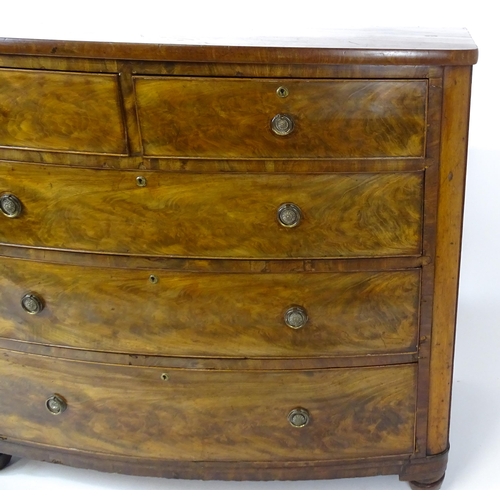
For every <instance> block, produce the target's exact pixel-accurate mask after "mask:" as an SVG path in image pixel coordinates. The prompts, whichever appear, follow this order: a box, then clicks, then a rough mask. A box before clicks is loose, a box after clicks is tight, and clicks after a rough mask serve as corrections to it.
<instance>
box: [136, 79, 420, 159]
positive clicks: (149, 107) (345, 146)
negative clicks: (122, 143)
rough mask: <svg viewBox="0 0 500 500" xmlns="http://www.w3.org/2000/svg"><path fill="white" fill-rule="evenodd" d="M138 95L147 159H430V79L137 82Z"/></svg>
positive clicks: (160, 80)
mask: <svg viewBox="0 0 500 500" xmlns="http://www.w3.org/2000/svg"><path fill="white" fill-rule="evenodd" d="M280 88H284V89H285V90H283V91H280V90H279V89H280ZM135 92H136V100H137V111H138V116H139V122H140V129H141V137H142V143H143V150H144V154H145V155H147V156H160V157H204V158H373V157H423V156H424V148H425V130H426V102H427V80H319V81H318V80H316V81H308V80H283V81H281V80H274V79H265V80H263V79H262V80H259V79H252V80H249V79H242V78H238V79H229V78H228V79H221V78H159V77H137V78H135ZM280 92H281V95H285V94H287V95H286V97H281V95H280ZM277 115H286V119H285V120H288V121H286V122H283V121H282V120H280V119H279V118H278V119H277V120H278V121H277V122H275V123H276V125H275V126H276V127H277V130H278V132H279V133H281V134H283V133H286V132H288V130H290V129H291V132H290V133H288V134H287V135H278V134H277V133H275V132H273V128H272V120H273V118H274V117H275V116H277ZM290 120H291V122H290ZM280 122H281V124H280ZM287 127H288V128H287Z"/></svg>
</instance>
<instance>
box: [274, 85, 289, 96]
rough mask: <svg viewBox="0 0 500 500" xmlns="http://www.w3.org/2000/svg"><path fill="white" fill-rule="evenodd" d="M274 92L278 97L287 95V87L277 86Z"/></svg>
mask: <svg viewBox="0 0 500 500" xmlns="http://www.w3.org/2000/svg"><path fill="white" fill-rule="evenodd" d="M276 93H277V94H278V96H279V97H286V96H287V95H288V89H287V88H286V87H278V88H277V90H276Z"/></svg>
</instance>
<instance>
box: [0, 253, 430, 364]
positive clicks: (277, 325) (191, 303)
mask: <svg viewBox="0 0 500 500" xmlns="http://www.w3.org/2000/svg"><path fill="white" fill-rule="evenodd" d="M153 273H154V274H151V273H150V272H149V271H148V270H131V269H130V270H129V269H101V268H92V267H78V266H64V265H56V264H41V263H34V262H29V261H21V260H13V259H5V258H4V259H0V298H1V300H0V336H1V337H5V338H13V339H18V340H22V341H28V342H36V343H41V344H49V345H59V346H70V347H77V348H80V349H91V350H100V351H114V352H128V353H132V354H139V353H142V354H156V355H170V356H219V357H221V356H233V357H241V356H247V357H250V356H255V357H276V356H291V357H308V356H336V355H352V354H354V355H370V354H377V353H382V354H384V353H402V352H416V343H417V341H416V337H417V329H418V304H419V297H420V290H419V282H420V272H419V271H418V270H409V271H393V272H353V273H321V274H320V273H318V274H312V273H293V274H292V273H289V274H237V273H234V274H215V273H196V274H193V273H186V272H184V273H183V272H171V271H161V270H155V271H153ZM27 294H28V295H29V294H34V295H35V296H36V297H38V298H39V300H40V301H41V303H42V306H43V310H41V311H40V312H38V313H37V314H29V313H28V311H26V310H25V309H24V308H23V305H22V303H21V301H22V298H23V297H24V296H25V295H27ZM297 309H299V312H300V311H305V313H304V314H305V317H303V316H300V315H299V316H297V314H298V313H297ZM287 312H288V315H287ZM301 320H302V322H301ZM294 321H295V322H294ZM287 322H288V324H287ZM302 323H303V324H302Z"/></svg>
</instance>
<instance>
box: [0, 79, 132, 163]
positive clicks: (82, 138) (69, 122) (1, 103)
mask: <svg viewBox="0 0 500 500" xmlns="http://www.w3.org/2000/svg"><path fill="white" fill-rule="evenodd" d="M120 101H121V98H120V90H119V85H118V77H117V75H102V74H92V73H64V72H55V71H29V70H11V69H0V148H1V147H11V148H22V149H34V150H47V151H64V152H77V153H98V154H103V153H109V154H126V153H127V140H126V132H125V126H124V120H123V116H122V111H121V102H120Z"/></svg>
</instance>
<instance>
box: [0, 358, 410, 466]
mask: <svg viewBox="0 0 500 500" xmlns="http://www.w3.org/2000/svg"><path fill="white" fill-rule="evenodd" d="M163 372H165V369H164V368H138V367H130V366H119V365H99V364H93V363H86V362H74V361H65V360H56V359H55V358H50V357H44V356H36V355H26V354H19V353H13V352H2V353H1V354H0V388H1V393H2V401H3V402H4V404H2V405H1V406H0V421H1V423H2V425H1V429H2V430H1V432H2V436H5V437H7V438H8V439H20V440H26V441H30V442H34V443H41V444H46V445H50V446H57V447H61V448H73V449H78V450H84V451H91V452H102V453H111V454H122V455H127V456H131V455H132V456H137V457H148V458H158V459H166V460H170V459H172V460H174V459H175V460H249V461H257V460H258V461H267V460H280V459H281V460H290V461H303V460H328V459H342V458H356V457H368V456H381V455H384V456H385V455H392V454H402V453H411V452H412V451H413V449H414V416H415V384H416V365H399V366H391V367H374V368H350V369H328V370H326V369H325V370H316V371H304V372H302V371H297V370H293V371H245V372H238V371H217V370H208V371H206V370H193V371H191V370H174V369H170V370H168V380H163V379H162V373H163ZM164 378H165V377H164ZM284 388H286V390H284ZM19 394H22V397H19ZM53 394H56V395H58V396H59V397H60V399H61V400H62V401H64V402H65V403H66V405H67V408H66V410H65V411H64V412H62V413H60V414H58V415H54V414H51V413H50V412H49V411H48V410H47V408H46V403H45V402H46V400H47V399H48V398H50V397H51V396H52V395H53ZM221 395H223V397H221ZM293 410H299V412H300V414H301V416H302V418H303V420H302V422H304V421H307V419H308V423H307V425H305V426H304V427H294V426H292V425H291V424H290V423H289V420H288V417H289V415H290V413H291V412H292V411H293ZM304 410H305V411H307V414H306V413H305V412H304ZM296 413H297V412H296ZM301 416H299V417H298V418H297V417H296V420H295V422H296V423H300V418H301ZM290 418H292V416H291V415H290Z"/></svg>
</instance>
